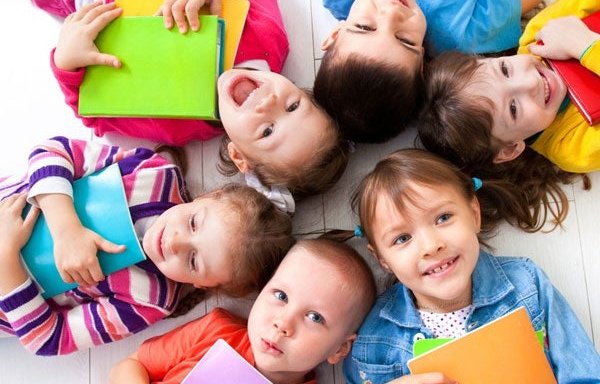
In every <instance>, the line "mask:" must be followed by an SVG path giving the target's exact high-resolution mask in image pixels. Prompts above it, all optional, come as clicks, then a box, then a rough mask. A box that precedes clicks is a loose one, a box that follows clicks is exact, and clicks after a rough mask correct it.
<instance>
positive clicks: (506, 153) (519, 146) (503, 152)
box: [494, 140, 527, 164]
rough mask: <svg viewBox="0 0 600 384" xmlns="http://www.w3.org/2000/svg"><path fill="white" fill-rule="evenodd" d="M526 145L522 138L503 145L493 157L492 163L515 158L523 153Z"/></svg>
mask: <svg viewBox="0 0 600 384" xmlns="http://www.w3.org/2000/svg"><path fill="white" fill-rule="evenodd" d="M526 145H527V144H525V142H524V141H523V140H520V141H515V142H514V143H511V144H507V145H505V146H503V147H502V148H501V149H500V151H499V152H498V153H497V154H496V156H495V157H494V163H495V164H500V163H505V162H507V161H511V160H514V159H516V158H517V157H519V155H520V154H521V153H523V151H524V150H525V146H526Z"/></svg>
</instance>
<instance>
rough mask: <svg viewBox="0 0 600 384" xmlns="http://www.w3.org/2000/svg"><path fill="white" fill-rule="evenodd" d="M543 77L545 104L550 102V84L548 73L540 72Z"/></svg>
mask: <svg viewBox="0 0 600 384" xmlns="http://www.w3.org/2000/svg"><path fill="white" fill-rule="evenodd" d="M539 73H540V76H541V77H542V82H543V83H544V104H548V100H550V85H549V84H548V79H547V78H546V75H545V74H543V73H542V72H539Z"/></svg>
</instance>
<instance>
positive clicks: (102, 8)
mask: <svg viewBox="0 0 600 384" xmlns="http://www.w3.org/2000/svg"><path fill="white" fill-rule="evenodd" d="M115 8H117V4H116V3H107V4H100V5H98V6H97V7H94V8H92V9H90V10H89V11H88V12H87V13H86V14H85V15H83V17H82V18H81V21H82V22H84V23H85V24H90V23H91V22H92V21H94V20H95V19H96V18H97V17H98V16H100V15H101V14H103V13H105V12H109V11H111V10H113V9H115Z"/></svg>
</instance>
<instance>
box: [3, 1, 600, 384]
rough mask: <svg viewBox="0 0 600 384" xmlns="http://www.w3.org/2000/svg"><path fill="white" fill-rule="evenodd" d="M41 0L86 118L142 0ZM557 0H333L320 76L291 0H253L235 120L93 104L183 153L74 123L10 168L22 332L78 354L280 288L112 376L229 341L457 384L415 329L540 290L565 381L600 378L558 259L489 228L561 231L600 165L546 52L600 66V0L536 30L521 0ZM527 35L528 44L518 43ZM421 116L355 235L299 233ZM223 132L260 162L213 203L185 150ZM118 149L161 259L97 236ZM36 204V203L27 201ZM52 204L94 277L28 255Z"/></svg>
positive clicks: (170, 23) (277, 371) (177, 19)
mask: <svg viewBox="0 0 600 384" xmlns="http://www.w3.org/2000/svg"><path fill="white" fill-rule="evenodd" d="M33 2H34V3H35V4H36V5H37V6H38V7H40V8H42V9H44V10H46V11H48V12H49V13H52V14H54V15H57V16H60V17H62V18H64V24H63V27H62V30H61V33H60V36H59V39H58V43H57V45H56V48H55V49H54V50H53V51H52V53H51V66H52V71H53V73H54V75H55V77H56V79H57V80H58V82H59V84H60V87H61V89H62V91H63V93H64V94H65V99H66V102H67V103H68V104H69V105H70V106H71V108H73V109H74V111H75V113H76V114H77V105H78V104H77V103H78V94H79V86H80V84H81V82H82V79H83V76H84V74H85V68H86V67H87V66H88V65H108V66H114V67H120V66H121V62H120V61H119V58H118V57H115V56H112V55H110V52H99V51H98V49H97V48H96V46H95V45H94V39H95V37H96V36H97V35H98V33H99V32H100V31H101V30H102V29H103V28H104V27H105V26H106V25H107V24H108V23H110V22H111V21H112V20H114V19H115V18H117V17H118V16H119V15H120V14H121V9H120V8H118V7H117V6H116V5H115V4H114V3H106V4H103V3H98V2H97V3H93V2H86V1H83V2H81V1H74V0H70V1H69V0H67V1H63V0H60V1H59V0H33ZM539 2H540V1H539V0H522V1H517V0H503V1H496V2H482V1H475V0H472V1H457V2H447V1H444V2H438V1H429V0H418V1H415V0H386V1H384V0H355V1H352V0H325V2H324V5H325V6H326V7H327V8H328V9H329V10H330V11H331V12H332V13H333V14H334V15H335V16H336V17H337V18H339V19H341V20H342V21H340V23H339V24H337V26H336V27H335V28H334V29H333V30H332V31H331V32H330V33H329V34H328V35H327V38H326V39H325V41H324V42H323V44H322V49H323V50H324V51H325V54H324V57H323V60H322V64H321V67H320V69H319V71H318V74H317V76H316V80H315V83H314V88H313V90H312V92H310V93H309V92H307V91H306V90H302V89H299V88H298V87H297V86H295V85H294V84H293V83H292V82H291V81H289V80H287V79H286V78H285V77H283V76H282V75H280V74H279V72H280V71H281V69H282V66H283V63H284V61H285V58H286V56H287V53H288V41H287V37H286V32H285V29H284V27H283V23H282V18H281V14H280V11H279V8H278V4H277V0H250V10H249V14H248V18H247V21H246V24H245V27H244V31H243V34H242V38H241V41H240V45H239V47H240V48H239V49H238V55H237V57H236V59H235V68H234V69H231V70H228V71H226V72H224V73H223V74H222V75H221V76H220V78H219V80H218V86H217V88H218V103H219V110H220V116H221V124H222V125H221V126H215V125H210V124H207V123H205V122H203V121H199V120H184V119H181V120H174V119H152V118H83V117H82V118H81V119H82V121H83V123H84V124H85V125H86V126H88V127H90V128H92V129H93V130H94V132H95V134H96V135H97V136H102V135H104V133H106V132H117V133H119V134H122V135H125V136H130V137H137V138H145V139H151V140H154V141H156V142H160V143H163V144H165V145H168V146H172V147H167V146H164V145H163V146H160V147H158V148H157V149H156V150H150V149H146V148H136V149H123V148H119V147H116V146H109V145H104V144H100V143H98V142H85V141H81V140H74V139H69V138H65V137H56V138H52V139H50V140H48V141H46V142H44V143H42V144H40V145H39V146H37V147H35V149H34V150H33V151H32V152H31V154H30V155H29V169H28V175H27V176H25V177H18V176H15V177H8V178H5V179H3V183H2V196H3V200H2V203H1V204H0V230H1V232H2V238H3V241H2V245H1V251H0V254H1V257H2V263H3V267H2V268H1V269H0V296H1V299H0V331H2V332H3V333H8V334H11V335H14V336H16V337H18V338H19V339H20V341H21V343H22V344H23V346H24V347H25V348H26V349H27V350H28V351H30V352H32V353H35V354H40V355H59V354H68V353H71V352H74V351H78V350H81V349H85V348H89V347H92V346H96V345H100V344H104V343H110V342H113V341H116V340H120V339H123V338H125V337H127V336H130V335H132V334H134V333H136V332H139V331H141V330H143V329H145V328H146V327H148V326H150V325H151V324H153V323H155V322H157V321H159V320H161V319H163V318H166V317H168V316H170V315H172V314H173V313H185V312H186V311H188V310H189V309H191V308H192V307H193V306H194V305H195V304H196V303H197V302H198V301H199V300H201V299H202V298H203V296H204V294H205V293H206V292H207V291H208V292H210V291H215V290H218V291H220V292H222V293H224V294H227V295H231V296H233V297H240V296H244V295H247V294H250V293H252V292H259V293H258V296H257V298H256V300H255V302H254V304H253V306H252V309H251V311H250V314H249V318H248V320H245V319H241V318H238V317H236V316H234V315H233V314H231V313H229V312H228V311H226V310H224V309H220V308H218V309H215V310H213V311H211V312H209V314H207V315H206V316H204V317H202V318H200V319H198V320H195V321H192V322H190V323H187V324H185V325H183V326H181V327H179V328H176V329H174V330H172V331H171V332H169V333H167V334H165V335H162V336H158V337H155V338H152V339H150V340H147V341H146V342H144V343H143V344H142V345H141V346H140V347H139V349H138V350H137V352H135V353H134V354H133V355H131V356H128V357H126V358H125V359H124V360H123V361H121V362H120V363H119V364H117V365H116V366H115V367H113V369H112V372H111V380H112V381H114V382H115V383H122V382H130V381H132V379H133V378H134V377H136V378H138V379H142V381H143V382H154V381H161V382H180V381H181V380H182V378H183V377H185V376H186V374H187V373H188V372H189V371H190V370H191V368H192V367H193V366H194V364H195V363H196V362H197V361H198V360H199V359H200V358H201V357H202V356H203V355H204V354H205V353H206V351H207V350H208V348H209V347H210V346H211V345H212V344H213V343H214V342H215V340H216V339H218V338H222V339H225V340H226V341H227V342H228V343H229V344H230V345H232V346H233V347H234V348H235V349H236V350H237V351H238V352H239V353H240V354H241V355H242V356H243V357H244V358H245V359H246V360H247V361H249V362H250V363H251V364H253V365H254V366H255V367H256V368H257V369H258V370H259V371H260V372H261V373H262V374H263V375H264V376H266V377H267V378H268V379H269V380H271V381H272V382H274V383H303V382H315V381H316V380H317V378H316V377H315V374H314V369H315V367H316V366H317V365H319V364H320V363H322V362H324V361H327V362H329V363H331V364H336V363H338V362H342V361H343V372H344V376H345V380H346V382H348V383H386V382H394V383H431V384H433V383H454V382H455V381H454V380H453V379H452V377H446V376H445V375H444V373H443V372H431V373H425V374H414V375H411V374H410V371H409V370H408V367H407V361H408V360H409V359H410V358H412V344H413V343H414V340H416V339H417V338H419V337H426V338H438V337H451V338H455V337H459V336H461V335H463V334H465V333H466V332H467V330H472V329H474V328H476V327H479V326H481V325H484V324H486V323H489V322H490V321H492V320H494V319H496V318H499V317H501V316H503V315H505V314H506V313H508V312H510V311H512V310H514V309H516V308H518V307H520V306H525V308H526V309H527V312H528V315H529V317H530V319H531V321H532V324H533V327H534V328H535V329H536V330H540V329H543V330H544V332H545V333H544V334H545V343H544V344H545V346H544V352H545V356H546V357H547V359H548V361H549V362H550V365H551V367H552V370H553V371H554V375H555V376H556V378H557V381H558V382H559V383H575V382H577V383H592V382H593V383H598V382H600V357H599V355H598V353H597V352H596V350H595V348H594V346H593V344H592V342H591V341H590V339H589V337H588V336H587V334H586V333H585V331H584V329H583V328H582V326H581V325H580V323H579V321H578V319H577V317H576V315H575V314H574V312H573V311H572V309H571V308H570V306H569V304H568V303H567V302H566V301H565V299H564V298H563V297H562V296H561V294H560V293H559V292H558V291H557V290H556V288H554V287H553V285H552V283H551V282H550V281H549V280H548V278H547V277H546V275H545V274H544V272H543V271H542V270H541V269H540V268H539V267H537V266H536V265H535V264H534V263H533V262H532V261H531V260H529V259H526V258H515V257H497V256H493V255H491V254H489V253H487V252H486V251H485V250H483V249H482V243H481V242H480V239H484V238H485V235H486V234H490V233H492V231H493V230H494V229H495V228H496V227H497V225H498V224H499V223H500V222H502V221H507V222H508V223H510V224H512V225H514V226H516V227H518V228H520V229H522V230H523V231H527V232H536V231H539V230H540V229H541V228H542V226H544V224H545V223H546V222H547V219H551V220H552V221H553V222H554V223H555V224H556V225H560V223H561V221H562V220H563V219H564V218H565V216H566V214H567V208H568V202H567V199H566V197H565V194H564V192H563V190H562V189H561V184H564V183H571V182H573V181H574V180H575V179H576V178H584V179H585V178H586V176H585V174H586V172H592V171H596V170H598V169H600V138H599V137H597V136H598V132H600V130H599V129H598V128H600V127H596V126H589V125H588V124H587V123H586V122H585V120H584V118H583V117H582V115H581V114H580V113H579V112H578V110H577V108H576V107H575V106H574V104H573V103H571V102H569V101H568V98H567V90H566V86H565V84H564V82H563V81H562V80H561V78H560V77H558V75H557V74H555V73H554V72H553V71H551V70H550V69H549V68H548V67H547V66H546V65H545V64H544V63H543V61H542V60H541V57H543V58H555V59H567V58H574V59H576V60H579V62H580V63H581V64H582V65H583V66H585V67H586V68H588V69H589V70H591V71H593V72H595V73H596V74H600V42H599V41H600V35H599V34H597V33H594V32H592V31H591V30H589V29H588V28H587V27H586V26H585V24H584V23H583V22H582V21H581V18H583V17H585V16H587V15H589V14H592V13H594V12H595V11H597V10H600V2H599V1H597V0H557V1H555V2H554V3H552V4H551V5H548V6H547V7H545V8H544V9H542V10H541V11H540V12H539V13H538V14H537V15H535V16H534V17H533V18H532V19H531V20H530V21H529V23H528V24H527V26H526V27H525V29H524V31H523V33H522V29H521V25H520V17H521V13H525V12H526V11H528V10H529V9H531V8H533V7H535V6H537V5H538V3H539ZM205 3H206V4H209V5H210V7H211V12H212V13H213V14H218V12H219V9H220V7H221V2H220V1H219V0H212V1H206V0H166V1H165V2H164V4H163V5H162V6H161V8H160V10H159V14H160V15H162V17H163V20H164V25H165V27H166V28H169V29H170V28H178V29H179V30H180V32H181V33H193V31H195V30H198V29H199V28H202V26H201V25H199V22H198V9H199V8H200V7H201V6H203V5H206V4H205ZM480 3H485V5H481V4H480ZM76 4H77V5H76ZM465 14H469V15H470V17H465V16H464V15H465ZM189 30H192V31H189ZM426 32H427V33H426ZM539 41H543V45H542V44H536V42H539ZM517 45H518V46H519V47H518V54H516V55H508V56H503V55H502V54H500V53H499V52H506V51H507V50H510V49H511V48H515V47H516V46H517ZM488 53H495V54H493V55H487V54H488ZM599 96H600V95H599ZM411 124H413V125H414V126H416V127H417V129H418V136H417V140H416V141H415V148H410V149H408V148H405V149H400V150H397V151H395V152H393V153H390V154H389V155H388V156H386V157H385V158H384V159H383V160H381V161H380V162H379V163H378V164H377V165H376V166H375V168H374V169H372V170H371V171H370V173H368V174H367V175H366V176H365V177H364V178H363V179H362V181H360V183H359V185H358V187H357V189H356V190H355V191H354V195H353V198H352V199H351V201H349V202H348V204H351V205H352V208H353V210H354V212H355V213H356V214H357V216H358V218H359V219H360V225H359V226H357V227H356V229H355V230H347V231H339V230H338V231H333V232H331V231H330V232H326V233H325V234H324V235H323V236H320V237H319V238H316V239H315V238H311V239H300V240H296V239H295V238H294V236H293V235H292V225H291V213H292V212H293V211H294V199H296V201H298V200H299V199H302V198H304V197H307V196H310V195H314V194H318V193H321V192H324V191H325V190H327V189H328V188H329V187H331V186H332V185H334V184H335V183H336V181H337V180H338V179H339V178H340V176H341V174H342V173H343V171H344V169H345V167H346V164H347V162H348V159H349V157H350V156H351V155H352V153H351V152H352V151H351V149H352V147H353V143H354V142H369V143H380V142H384V141H386V140H388V139H390V138H392V137H394V136H396V135H397V134H398V133H400V132H401V131H402V130H404V129H405V128H406V127H407V126H409V125H411ZM299 129H301V130H303V131H304V132H302V138H301V139H300V140H299V139H297V135H298V132H299V131H298V130H299ZM219 135H221V136H222V146H221V150H220V159H219V161H220V164H219V169H220V170H221V171H222V172H223V173H224V174H225V175H235V174H236V173H238V172H239V173H242V174H244V176H245V177H246V180H247V181H248V185H236V184H228V185H225V186H223V187H221V188H218V189H216V190H214V191H211V192H207V193H205V194H202V195H200V196H196V197H195V198H194V199H191V198H190V197H189V196H188V193H187V190H186V184H185V172H184V170H185V159H184V158H183V157H181V156H179V157H174V158H176V159H177V160H176V161H173V160H166V158H165V157H163V156H161V153H164V152H165V151H166V152H171V153H180V154H181V152H177V147H178V146H182V145H184V144H186V143H188V142H190V141H192V140H208V139H211V138H214V137H216V136H219ZM114 163H117V164H118V166H119V169H120V172H121V175H122V183H123V186H124V188H125V192H126V197H127V201H128V206H129V210H130V213H131V219H132V221H133V224H134V226H135V231H136V233H137V235H138V237H139V239H140V242H141V244H142V247H143V250H144V252H145V254H146V256H147V259H146V260H145V261H143V262H140V263H138V264H135V265H133V266H130V267H127V268H125V269H122V270H120V271H118V272H115V273H112V274H110V275H108V276H104V275H103V273H102V271H101V269H100V266H99V263H98V259H97V257H96V253H97V251H99V250H102V251H105V252H108V253H120V252H122V251H123V246H120V245H117V244H112V243H110V242H108V241H107V240H105V239H104V238H103V237H101V236H100V235H98V234H97V233H95V232H93V231H91V230H89V229H87V228H85V227H84V226H83V225H82V224H81V222H80V220H79V218H78V217H77V214H76V212H75V210H74V207H73V201H72V182H73V180H75V179H78V178H81V177H83V176H85V175H88V174H90V173H93V172H95V171H97V170H99V169H102V168H104V167H107V166H108V165H110V164H114ZM584 184H585V185H586V187H587V188H589V187H590V185H589V181H588V182H587V183H584ZM26 202H28V203H31V204H32V205H33V206H34V207H36V208H33V209H32V210H30V211H29V213H28V214H27V215H25V216H24V217H22V211H23V208H24V206H25V203H26ZM40 212H43V214H44V216H45V218H46V220H47V223H48V226H49V228H50V232H51V235H52V238H53V241H54V256H55V260H56V265H57V268H58V270H59V272H60V275H61V277H62V278H63V279H64V280H65V281H66V282H76V283H78V284H79V286H78V287H77V288H74V289H72V290H70V291H67V292H66V293H64V294H60V295H58V296H56V297H53V298H50V299H44V298H42V296H41V294H40V292H39V290H38V288H37V286H36V284H35V283H33V281H32V279H31V278H30V277H28V275H27V273H26V271H25V270H24V268H23V267H22V266H21V263H20V249H21V248H22V247H23V246H24V245H25V244H26V243H27V241H28V239H29V236H30V233H31V231H32V227H33V224H34V223H35V221H36V219H37V217H38V215H39V213H40ZM346 232H347V233H346ZM332 233H334V234H335V235H334V234H332ZM346 234H347V235H348V236H346ZM352 235H355V236H358V237H362V238H363V240H362V241H365V243H366V244H368V249H369V251H370V253H371V255H369V257H373V258H375V259H376V260H377V262H378V263H379V266H380V267H381V268H383V269H384V270H385V271H387V272H389V273H390V274H391V275H394V277H395V278H396V282H395V284H393V285H390V286H389V287H388V288H387V289H386V290H385V291H384V292H383V293H382V294H381V295H380V296H378V297H376V287H375V282H374V281H375V280H374V278H373V275H372V271H371V269H370V268H369V267H368V265H367V264H366V263H365V261H364V259H363V258H362V257H361V256H360V255H359V254H358V253H357V252H356V251H355V250H354V249H352V248H351V247H350V246H348V245H346V244H344V242H343V241H342V240H340V237H344V236H345V238H348V237H351V236H352ZM567 330H568V331H567Z"/></svg>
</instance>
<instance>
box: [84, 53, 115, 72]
mask: <svg viewBox="0 0 600 384" xmlns="http://www.w3.org/2000/svg"><path fill="white" fill-rule="evenodd" d="M88 65H106V66H107V67H114V68H120V67H121V61H120V60H119V59H118V58H117V57H116V56H114V55H109V54H108V53H101V52H93V53H91V54H90V59H89V64H88Z"/></svg>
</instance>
